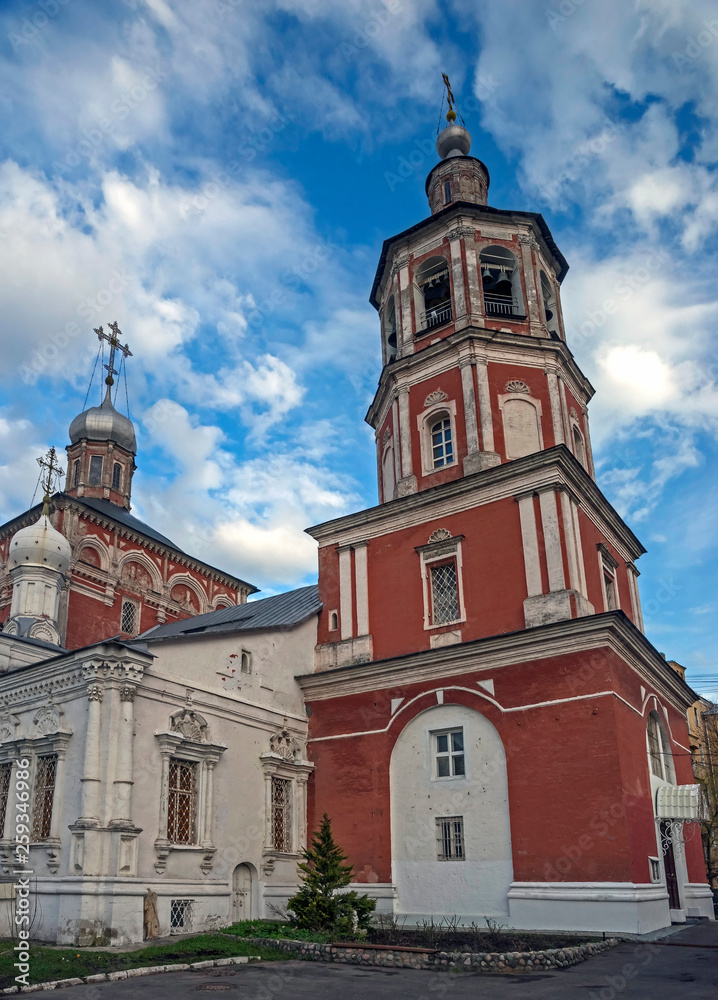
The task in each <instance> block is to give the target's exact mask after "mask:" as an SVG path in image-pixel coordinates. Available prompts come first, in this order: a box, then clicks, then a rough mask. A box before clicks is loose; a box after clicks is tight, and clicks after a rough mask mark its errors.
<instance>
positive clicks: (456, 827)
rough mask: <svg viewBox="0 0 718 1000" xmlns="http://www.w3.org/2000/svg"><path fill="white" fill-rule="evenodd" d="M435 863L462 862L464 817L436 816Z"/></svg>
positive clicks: (463, 855) (464, 855) (463, 853)
mask: <svg viewBox="0 0 718 1000" xmlns="http://www.w3.org/2000/svg"><path fill="white" fill-rule="evenodd" d="M436 858H437V861H464V860H465V859H466V854H465V852H464V817H463V816H437V819H436Z"/></svg>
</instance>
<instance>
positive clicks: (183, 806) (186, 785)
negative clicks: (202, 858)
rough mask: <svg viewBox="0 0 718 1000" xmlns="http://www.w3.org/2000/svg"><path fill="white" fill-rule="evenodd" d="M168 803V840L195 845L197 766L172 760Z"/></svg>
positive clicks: (184, 761)
mask: <svg viewBox="0 0 718 1000" xmlns="http://www.w3.org/2000/svg"><path fill="white" fill-rule="evenodd" d="M168 792H169V797H168V802H167V839H168V840H169V841H170V843H172V844H194V842H195V824H196V812H197V764H196V763H195V762H194V761H189V760H177V759H176V758H174V757H172V758H171V759H170V777H169V789H168Z"/></svg>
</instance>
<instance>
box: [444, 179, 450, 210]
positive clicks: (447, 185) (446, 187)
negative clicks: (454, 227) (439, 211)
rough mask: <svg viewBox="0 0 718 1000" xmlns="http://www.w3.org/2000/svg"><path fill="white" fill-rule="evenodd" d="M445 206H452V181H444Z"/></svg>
mask: <svg viewBox="0 0 718 1000" xmlns="http://www.w3.org/2000/svg"><path fill="white" fill-rule="evenodd" d="M444 204H445V205H450V204H451V181H444Z"/></svg>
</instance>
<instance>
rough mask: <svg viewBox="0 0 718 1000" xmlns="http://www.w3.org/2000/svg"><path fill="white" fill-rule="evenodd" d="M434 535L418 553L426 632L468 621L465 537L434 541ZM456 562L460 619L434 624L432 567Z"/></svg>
mask: <svg viewBox="0 0 718 1000" xmlns="http://www.w3.org/2000/svg"><path fill="white" fill-rule="evenodd" d="M435 534H436V533H435ZM433 538H434V535H432V536H431V539H430V540H429V542H428V543H427V544H426V545H419V546H418V547H417V548H416V550H415V551H416V552H418V553H419V570H420V573H421V584H422V593H423V597H424V631H429V630H432V631H433V630H435V629H442V628H447V627H448V626H451V625H456V624H458V623H460V622H465V621H466V606H465V604H464V579H463V563H462V556H461V543H462V541H463V538H464V536H463V535H456V537H454V538H452V537H448V538H441V539H437V540H435V541H432V539H433ZM452 559H453V560H454V562H455V564H456V589H457V594H458V598H459V617H458V618H455V619H454V620H453V621H450V622H440V623H437V624H434V623H433V622H432V620H431V618H432V594H431V573H430V569H431V566H432V565H434V564H436V563H438V562H449V561H451V560H452Z"/></svg>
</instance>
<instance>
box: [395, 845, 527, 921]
mask: <svg viewBox="0 0 718 1000" xmlns="http://www.w3.org/2000/svg"><path fill="white" fill-rule="evenodd" d="M392 871H393V875H394V880H395V883H396V891H397V901H396V907H395V912H396V913H397V914H401V915H406V916H407V917H411V918H413V917H414V916H416V915H419V914H421V915H422V916H423V915H425V913H427V906H428V907H429V910H428V915H429V916H430V915H431V913H432V911H433V914H434V915H435V916H439V917H441V916H444V917H453V916H458V917H464V916H469V915H471V916H473V915H475V914H476V913H477V911H478V912H479V913H480V914H481V916H480V918H479V919H480V921H483V917H484V916H487V917H494V918H497V919H501V920H505V919H506V918H507V917H508V916H509V910H508V905H507V900H506V887H507V886H508V885H510V884H511V879H512V877H513V868H512V863H511V861H510V860H509V861H501V860H499V859H496V860H493V861H462V862H460V863H457V862H454V863H451V862H442V861H395V862H394V864H393V865H392Z"/></svg>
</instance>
